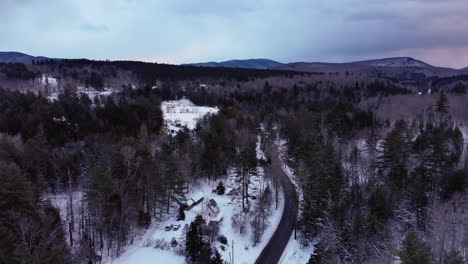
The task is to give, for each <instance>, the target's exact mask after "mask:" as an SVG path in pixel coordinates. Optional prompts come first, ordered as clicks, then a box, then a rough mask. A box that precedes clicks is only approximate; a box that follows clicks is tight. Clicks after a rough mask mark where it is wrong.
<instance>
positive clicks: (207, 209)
mask: <svg viewBox="0 0 468 264" xmlns="http://www.w3.org/2000/svg"><path fill="white" fill-rule="evenodd" d="M203 218H204V219H205V221H206V222H207V224H208V225H210V224H211V225H218V224H219V223H220V222H221V221H222V220H223V215H222V214H221V210H220V209H219V207H218V204H217V203H216V201H215V200H214V199H209V200H208V201H206V202H205V203H204V206H203Z"/></svg>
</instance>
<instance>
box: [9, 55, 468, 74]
mask: <svg viewBox="0 0 468 264" xmlns="http://www.w3.org/2000/svg"><path fill="white" fill-rule="evenodd" d="M46 59H50V58H48V57H44V56H37V57H36V56H31V55H28V54H24V53H20V52H0V62H20V63H26V64H31V63H32V61H33V60H46ZM182 65H185V66H197V67H228V68H248V69H277V70H289V71H300V72H318V73H349V74H361V75H368V76H373V77H390V78H398V79H421V78H426V77H432V76H440V77H449V76H455V75H461V74H468V67H466V68H463V69H453V68H448V67H437V66H433V65H430V64H428V63H426V62H423V61H420V60H416V59H413V58H410V57H394V58H384V59H375V60H365V61H354V62H345V63H328V62H293V63H280V62H277V61H274V60H269V59H247V60H229V61H223V62H203V63H188V64H182Z"/></svg>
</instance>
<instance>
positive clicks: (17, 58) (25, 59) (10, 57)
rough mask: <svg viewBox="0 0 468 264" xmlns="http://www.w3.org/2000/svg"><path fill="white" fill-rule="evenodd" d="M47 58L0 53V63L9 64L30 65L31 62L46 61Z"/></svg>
mask: <svg viewBox="0 0 468 264" xmlns="http://www.w3.org/2000/svg"><path fill="white" fill-rule="evenodd" d="M48 59H49V58H47V57H43V56H38V57H35V56H31V55H28V54H25V53H21V52H15V51H7V52H0V62H5V63H11V62H19V63H25V64H31V63H32V61H33V60H48Z"/></svg>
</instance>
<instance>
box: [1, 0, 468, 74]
mask: <svg viewBox="0 0 468 264" xmlns="http://www.w3.org/2000/svg"><path fill="white" fill-rule="evenodd" d="M0 50H1V51H20V52H25V53H28V54H31V55H44V56H48V57H60V58H77V57H80V58H90V59H111V60H114V59H131V60H145V61H156V62H168V63H188V62H204V61H222V60H229V59H246V58H270V59H274V60H278V61H280V62H295V61H329V62H345V61H354V60H363V59H370V58H381V57H390V56H411V57H414V58H417V59H422V60H424V61H426V62H428V63H431V64H434V65H437V66H450V67H455V68H461V67H466V66H468V0H389V1H387V0H152V1H150V0H63V1H62V0H0Z"/></svg>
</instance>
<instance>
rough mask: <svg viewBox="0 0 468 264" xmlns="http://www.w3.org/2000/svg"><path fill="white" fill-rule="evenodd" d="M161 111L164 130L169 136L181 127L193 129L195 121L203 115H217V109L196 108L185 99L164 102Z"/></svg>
mask: <svg viewBox="0 0 468 264" xmlns="http://www.w3.org/2000/svg"><path fill="white" fill-rule="evenodd" d="M161 110H162V112H163V118H164V121H165V125H166V128H167V129H168V131H169V132H170V133H171V134H176V133H177V132H179V131H180V130H181V129H182V127H187V128H188V129H194V128H195V126H196V124H197V121H198V120H200V119H201V118H203V117H204V116H205V115H207V114H216V113H218V109H217V108H213V107H207V106H196V105H194V104H193V103H192V102H191V101H190V100H187V99H181V100H174V101H164V102H162V104H161Z"/></svg>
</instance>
